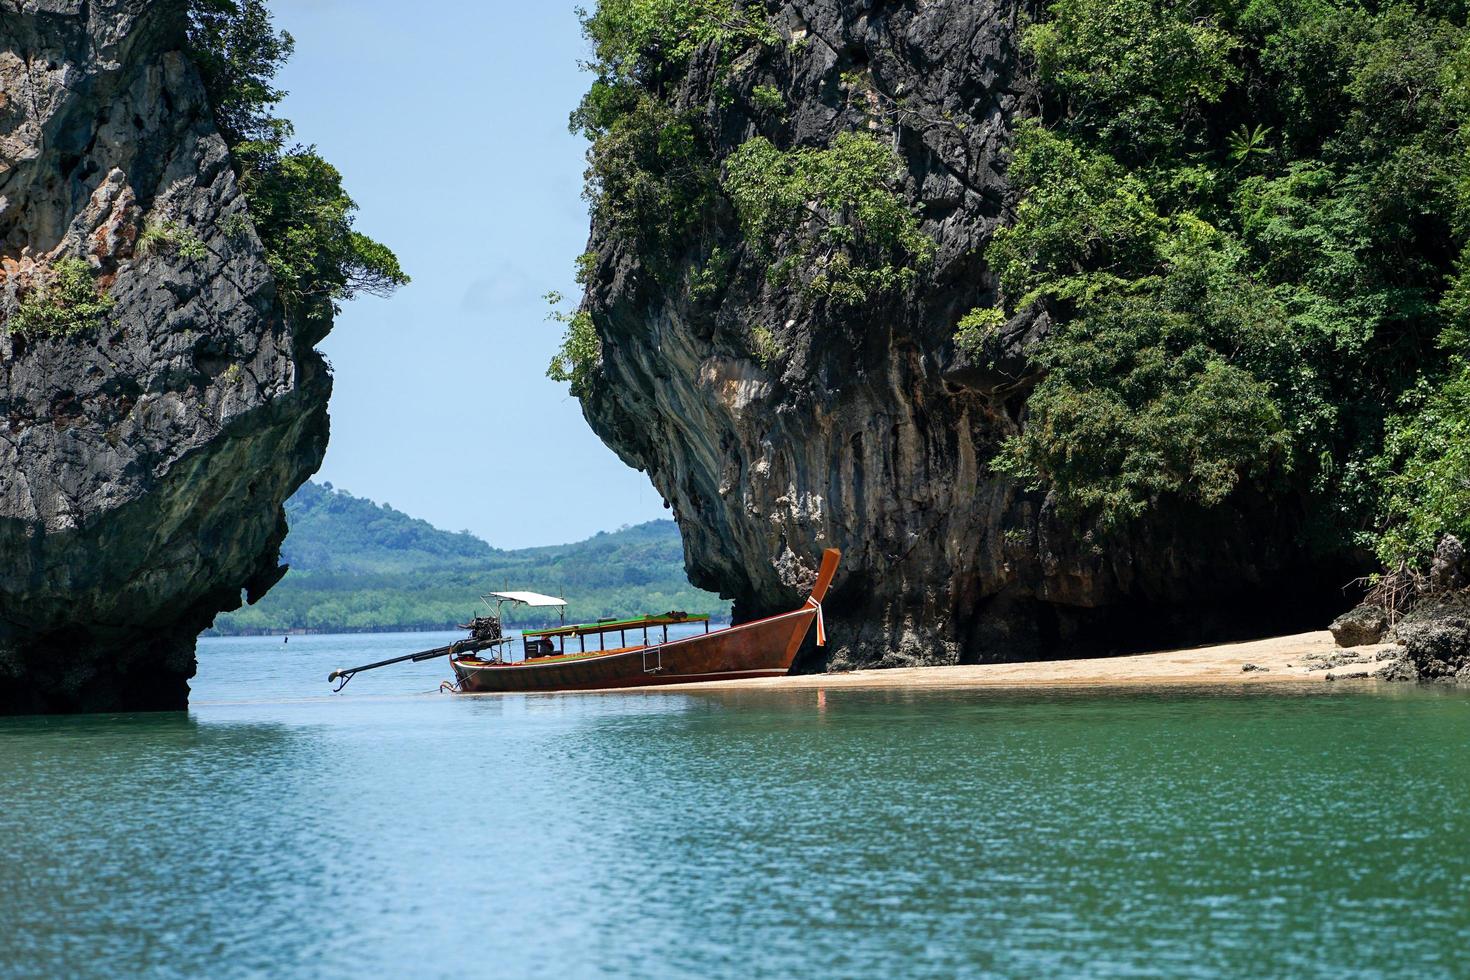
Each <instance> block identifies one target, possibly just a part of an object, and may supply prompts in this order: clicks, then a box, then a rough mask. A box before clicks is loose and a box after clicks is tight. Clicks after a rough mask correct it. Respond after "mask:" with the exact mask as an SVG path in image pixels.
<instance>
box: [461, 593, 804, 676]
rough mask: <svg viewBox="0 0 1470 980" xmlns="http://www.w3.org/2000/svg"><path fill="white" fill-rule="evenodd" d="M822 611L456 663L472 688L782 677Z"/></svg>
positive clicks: (795, 612)
mask: <svg viewBox="0 0 1470 980" xmlns="http://www.w3.org/2000/svg"><path fill="white" fill-rule="evenodd" d="M817 613H818V607H817V606H816V605H815V604H809V605H806V606H803V607H802V608H800V609H797V610H795V611H793V612H789V613H782V614H781V615H779V616H771V617H769V618H766V619H759V620H755V621H754V622H750V623H744V624H742V625H740V626H732V627H731V628H729V629H724V630H718V631H716V632H714V633H703V634H699V635H697V636H689V637H684V638H682V639H678V640H670V641H668V642H667V643H651V644H648V645H647V646H642V645H640V646H635V647H625V648H623V649H620V650H608V651H606V652H599V653H590V654H569V655H567V656H558V657H539V658H533V659H531V660H527V661H524V662H521V663H495V662H492V661H483V660H480V659H478V658H476V657H454V658H452V659H451V660H450V664H451V665H452V666H453V667H454V673H455V677H456V678H457V679H458V681H459V689H460V690H461V691H464V692H467V693H489V692H514V691H592V690H600V689H603V688H619V687H646V686H652V685H656V684H687V683H689V682H691V681H712V680H729V679H735V678H745V677H779V676H781V675H782V674H785V673H786V672H787V671H789V670H790V669H791V663H792V661H793V660H795V659H796V653H797V651H798V650H800V649H801V643H802V640H804V639H805V638H806V635H807V632H808V631H809V630H810V629H811V627H812V623H813V621H814V620H815V619H816V617H817Z"/></svg>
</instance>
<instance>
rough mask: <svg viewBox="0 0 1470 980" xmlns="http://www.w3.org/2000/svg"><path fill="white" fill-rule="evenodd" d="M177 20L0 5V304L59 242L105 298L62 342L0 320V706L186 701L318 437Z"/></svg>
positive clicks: (163, 8)
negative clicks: (204, 652)
mask: <svg viewBox="0 0 1470 980" xmlns="http://www.w3.org/2000/svg"><path fill="white" fill-rule="evenodd" d="M184 26H185V21H184V11H183V8H182V5H181V4H179V3H175V2H167V0H0V312H3V314H4V315H5V317H6V318H7V321H12V320H13V318H14V316H15V314H16V311H17V309H18V308H19V304H20V303H21V302H22V300H23V299H24V297H25V296H26V295H27V293H28V291H30V290H34V289H35V288H36V284H37V282H38V281H40V280H43V279H44V277H45V275H46V270H47V269H48V268H50V267H51V266H52V265H53V264H54V263H55V262H56V261H57V260H58V259H61V258H63V257H67V256H82V257H84V258H85V259H86V261H87V262H88V263H89V264H90V265H91V267H92V268H93V270H94V272H95V274H96V275H97V282H98V284H99V285H100V286H102V287H104V288H105V290H106V291H107V293H108V294H109V295H110V297H111V300H112V305H111V308H110V309H109V310H108V311H107V312H106V314H105V315H104V316H103V317H102V319H101V322H100V323H97V324H95V325H93V326H90V327H88V328H86V329H83V330H81V331H80V332H78V333H76V334H75V335H71V336H34V337H31V336H22V335H18V334H17V333H15V332H14V331H11V330H5V329H3V326H0V372H3V373H0V711H10V712H14V711H64V710H115V709H166V708H182V707H184V705H185V703H186V699H187V695H188V679H189V678H190V677H191V676H193V673H194V668H195V662H194V640H195V637H196V635H197V634H198V633H199V631H200V630H201V629H203V628H205V627H206V626H208V625H209V623H210V622H211V620H212V619H213V618H214V615H215V613H216V612H218V611H220V610H225V609H234V608H238V607H239V605H240V604H241V599H242V591H243V592H245V593H248V594H252V597H253V595H254V594H261V593H263V592H264V591H265V590H266V589H267V588H269V587H270V586H271V585H272V584H274V582H275V581H276V580H277V579H278V578H279V575H280V573H281V572H282V571H283V570H282V569H278V568H277V555H278V546H279V544H280V541H281V539H282V538H283V537H284V535H285V532H286V524H285V517H284V514H283V512H282V509H281V504H282V502H283V501H284V500H285V498H286V497H287V496H288V495H289V494H290V493H291V492H292V491H293V490H294V489H295V488H296V487H297V486H299V485H300V484H301V483H302V482H303V481H304V480H305V479H306V478H307V477H308V476H309V475H310V474H311V473H312V472H313V471H315V469H316V468H317V466H318V465H319V464H320V462H321V458H322V453H323V450H324V449H325V445H326V439H327V413H326V406H327V397H328V395H329V393H330V391H331V379H330V376H329V374H328V372H327V369H326V365H325V363H324V362H323V360H322V358H321V357H320V355H318V354H317V353H315V352H314V351H313V350H312V347H311V345H312V344H313V343H315V342H316V341H317V340H318V339H320V337H319V335H318V336H312V335H304V334H303V332H302V331H301V330H298V329H296V328H295V327H293V325H292V324H291V323H289V322H287V320H286V318H285V317H284V316H283V314H282V310H281V307H280V304H279V302H278V300H277V297H276V294H275V289H274V286H273V283H272V279H271V276H270V273H269V270H268V268H267V266H266V263H265V260H264V254H263V250H262V247H261V245H260V242H259V240H258V239H257V238H256V236H255V234H254V231H253V230H252V228H251V226H250V223H249V221H248V220H247V211H246V207H245V202H244V200H243V199H242V198H241V197H240V195H239V193H238V191H237V188H236V184H235V177H234V174H233V171H232V170H231V166H230V161H229V157H228V153H227V151H226V147H225V145H224V143H223V141H222V140H221V139H220V137H219V135H218V134H217V133H216V131H215V128H214V125H213V123H212V121H211V114H210V110H209V107H208V105H207V103H206V101H205V96H204V91H203V89H202V87H201V85H200V82H199V79H198V77H197V75H196V73H195V70H194V68H193V67H192V65H191V64H190V62H189V60H188V59H187V57H186V56H185V55H184V53H183V46H184ZM149 225H152V226H154V227H155V228H166V229H168V231H167V234H166V235H165V238H164V240H161V241H156V242H155V243H154V247H153V248H152V249H151V250H150V249H145V248H140V247H139V236H140V234H142V232H143V230H144V229H145V227H148V226H149ZM145 253H146V254H145Z"/></svg>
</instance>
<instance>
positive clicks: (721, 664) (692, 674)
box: [327, 548, 842, 694]
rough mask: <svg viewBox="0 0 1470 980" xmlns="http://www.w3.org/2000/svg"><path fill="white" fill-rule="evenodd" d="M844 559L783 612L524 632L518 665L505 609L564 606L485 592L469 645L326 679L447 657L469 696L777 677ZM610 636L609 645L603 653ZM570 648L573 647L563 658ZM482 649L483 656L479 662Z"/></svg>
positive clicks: (825, 559)
mask: <svg viewBox="0 0 1470 980" xmlns="http://www.w3.org/2000/svg"><path fill="white" fill-rule="evenodd" d="M841 557H842V554H841V552H839V551H838V550H837V549H836V548H829V549H827V551H826V552H825V553H823V555H822V565H821V568H820V569H819V570H818V572H817V580H816V583H815V584H814V585H813V586H812V591H811V595H810V596H808V598H807V600H806V602H805V603H804V604H803V605H801V606H800V607H798V608H796V609H793V610H791V611H790V612H784V613H779V614H777V615H775V616H767V617H766V618H764V619H757V620H753V621H751V622H748V623H741V624H740V625H739V626H730V627H726V628H724V629H718V630H711V629H710V628H709V617H708V616H691V615H687V614H685V613H680V612H669V613H664V614H662V615H654V616H640V617H635V618H633V619H610V620H600V621H598V622H595V623H576V624H572V625H565V624H563V625H560V626H556V627H553V628H551V629H537V630H526V631H523V632H522V633H521V636H520V644H519V645H520V651H519V652H520V654H521V656H520V658H519V659H516V658H515V657H514V652H515V647H516V640H515V638H514V637H508V636H505V635H503V633H502V630H501V621H502V614H503V607H504V603H507V602H509V603H512V604H513V605H526V606H560V607H563V608H564V607H565V605H566V603H565V600H563V599H559V598H556V597H554V596H544V595H540V594H538V593H534V592H491V593H488V594H487V595H485V596H483V597H482V598H484V599H485V600H486V602H487V603H488V602H490V601H492V600H493V601H494V602H495V603H496V604H497V605H496V607H495V615H491V616H479V617H476V618H475V619H473V620H472V621H471V622H470V623H468V624H466V628H467V629H469V630H470V636H468V637H467V638H465V639H463V640H458V641H456V642H454V643H451V644H449V645H448V646H443V647H436V648H434V649H433V650H425V651H423V652H421V653H413V654H408V655H406V656H403V657H395V658H393V659H391V660H383V661H379V662H378V663H374V664H365V665H363V666H361V667H351V668H348V669H346V670H334V671H332V673H331V674H330V675H329V676H328V678H327V679H328V680H329V681H339V682H340V683H339V686H338V688H337V690H341V689H342V686H345V685H346V683H347V682H348V681H349V680H351V679H352V676H353V675H354V674H356V673H358V672H359V671H363V670H372V669H373V668H376V667H384V666H387V665H388V664H393V663H401V662H403V661H408V660H414V661H421V660H429V659H432V658H435V657H443V656H447V657H449V664H450V667H451V668H452V669H453V670H454V676H455V681H454V684H453V685H452V686H453V688H454V689H455V690H457V691H462V692H466V693H476V694H478V693H489V692H514V691H588V690H601V689H604V688H618V687H645V686H649V685H654V684H687V683H689V682H691V681H713V680H731V679H736V678H745V677H778V676H780V675H782V674H785V673H786V672H787V671H789V670H790V669H791V663H792V661H793V660H795V659H796V654H797V651H798V650H800V649H801V644H802V641H803V640H805V639H806V636H807V634H808V633H809V632H810V631H811V629H812V625H813V624H815V625H816V628H817V643H818V644H819V645H824V644H825V643H826V642H827V636H826V627H825V624H824V623H823V621H822V600H823V599H824V598H825V597H826V595H827V589H828V588H829V587H830V586H831V584H832V577H833V576H834V575H836V574H837V563H838V561H839V560H840V559H841ZM699 623H703V624H704V628H705V632H703V633H696V634H694V635H692V636H683V637H676V638H674V639H672V640H671V639H669V638H668V628H669V627H670V626H681V625H682V626H688V625H694V624H699ZM650 631H654V632H652V633H651V632H650ZM630 634H631V637H630ZM614 635H616V641H615V644H614V645H612V646H609V640H610V639H612V638H614ZM630 639H631V641H632V642H629V641H630ZM589 640H590V641H592V643H595V645H596V649H589V646H591V645H592V644H591V643H589ZM573 642H575V644H576V647H575V649H571V650H569V649H568V646H569V645H570V644H571V643H573ZM482 651H489V654H488V655H487V656H480V654H481V652H482Z"/></svg>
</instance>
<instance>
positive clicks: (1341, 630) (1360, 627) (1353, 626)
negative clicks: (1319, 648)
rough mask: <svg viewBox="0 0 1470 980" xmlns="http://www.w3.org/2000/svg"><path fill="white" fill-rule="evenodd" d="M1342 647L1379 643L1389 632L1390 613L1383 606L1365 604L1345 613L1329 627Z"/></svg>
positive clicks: (1333, 636)
mask: <svg viewBox="0 0 1470 980" xmlns="http://www.w3.org/2000/svg"><path fill="white" fill-rule="evenodd" d="M1327 628H1328V629H1329V630H1331V631H1332V638H1333V639H1334V640H1336V641H1337V645H1338V646H1340V647H1360V646H1368V645H1369V644H1373V643H1377V642H1379V641H1380V640H1382V639H1383V634H1384V633H1385V632H1387V630H1388V613H1387V612H1385V611H1384V609H1383V607H1381V606H1374V605H1370V604H1368V603H1366V602H1365V603H1363V604H1362V605H1360V606H1356V607H1354V608H1352V609H1349V610H1348V611H1347V612H1345V613H1343V614H1342V615H1341V616H1339V617H1337V618H1336V619H1334V620H1333V621H1332V625H1331V626H1329V627H1327Z"/></svg>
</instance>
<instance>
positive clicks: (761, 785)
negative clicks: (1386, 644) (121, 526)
mask: <svg viewBox="0 0 1470 980" xmlns="http://www.w3.org/2000/svg"><path fill="white" fill-rule="evenodd" d="M435 642H442V641H438V640H437V638H436V637H434V636H432V635H426V634H418V635H413V636H408V637H402V636H399V637H382V636H350V637H327V636H322V637H297V638H293V639H292V641H291V643H290V645H289V646H286V647H283V646H282V645H281V644H280V641H279V639H276V640H269V639H249V640H206V641H204V642H203V643H202V644H201V650H200V663H201V666H200V676H199V679H198V681H197V683H196V685H195V691H196V695H195V696H196V704H195V706H194V708H193V709H192V710H191V711H190V712H189V713H188V714H187V715H174V716H166V715H162V716H161V715H153V716H148V715H116V716H106V717H93V718H44V719H43V718H30V719H0V896H3V897H0V949H3V962H0V974H4V975H6V976H27V977H28V976H37V977H53V976H74V975H108V976H116V975H151V976H212V977H217V976H239V975H270V976H292V975H306V976H358V975H363V974H369V975H411V976H467V975H537V976H555V977H562V976H587V975H596V974H632V975H638V976H690V977H694V976H731V975H738V976H792V975H827V976H864V977H868V976H871V977H893V976H903V977H907V976H954V975H980V974H998V975H1012V976H1038V975H1041V976H1046V975H1058V974H1074V975H1075V974H1088V975H1119V974H1129V975H1134V974H1145V975H1168V976H1191V975H1194V976H1206V975H1220V974H1229V975H1236V976H1246V975H1249V976H1262V975H1299V976H1306V975H1349V976H1385V975H1395V976H1415V977H1433V976H1465V975H1467V974H1470V958H1467V954H1466V952H1465V947H1466V945H1467V936H1470V695H1467V693H1465V692H1463V691H1455V690H1449V689H1436V688H1425V689H1420V688H1410V687H1402V686H1393V687H1382V688H1376V687H1372V686H1366V685H1360V686H1356V687H1354V686H1350V685H1342V684H1340V685H1326V684H1323V685H1322V687H1321V688H1317V687H1316V686H1313V687H1311V688H1310V689H1309V690H1307V691H1305V692H1304V691H1302V690H1300V689H1294V690H1292V691H1288V692H1277V693H1269V692H1266V693H1263V692H1262V691H1261V689H1259V688H1253V689H1252V690H1251V691H1250V692H1249V693H1245V692H1241V691H1211V692H1206V691H1195V692H1180V691H1159V692H1142V693H1139V692H1133V693H1117V692H1113V693H1108V692H1089V693H1077V692H1066V691H1062V692H1058V691H1035V692H1028V693H1016V694H995V693H982V692H966V693H947V692H932V691H925V692H908V693H905V692H881V691H841V690H831V691H827V692H825V693H823V694H820V695H819V694H818V692H815V691H800V692H736V693H728V692H727V693H718V694H715V693H706V694H698V695H694V694H670V693H665V694H648V693H644V694H638V693H633V694H619V695H533V696H514V697H503V698H462V697H452V696H449V695H440V694H437V693H433V691H434V689H435V688H436V687H437V684H438V681H439V680H440V679H442V678H443V677H444V676H446V674H445V666H444V665H443V664H442V663H439V664H437V665H436V664H432V663H431V664H423V665H413V666H410V667H406V668H404V669H402V670H395V669H393V668H389V669H387V670H384V671H380V672H378V673H377V674H376V675H368V674H365V675H362V676H361V677H359V678H358V679H357V680H355V681H354V682H353V683H352V685H351V686H349V687H348V688H347V690H346V692H345V693H344V694H342V695H340V696H334V697H328V696H325V692H326V689H327V685H326V683H325V675H326V673H327V671H328V670H330V669H331V668H332V667H335V666H343V665H346V664H349V663H352V662H355V661H365V660H371V659H376V658H378V657H380V656H387V655H391V654H392V653H395V652H401V651H407V650H411V649H415V648H419V647H421V646H430V645H433V644H434V643H435Z"/></svg>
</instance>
